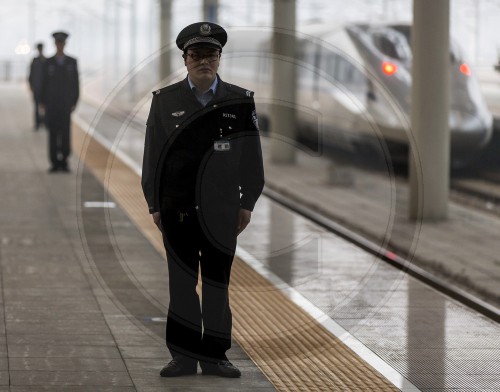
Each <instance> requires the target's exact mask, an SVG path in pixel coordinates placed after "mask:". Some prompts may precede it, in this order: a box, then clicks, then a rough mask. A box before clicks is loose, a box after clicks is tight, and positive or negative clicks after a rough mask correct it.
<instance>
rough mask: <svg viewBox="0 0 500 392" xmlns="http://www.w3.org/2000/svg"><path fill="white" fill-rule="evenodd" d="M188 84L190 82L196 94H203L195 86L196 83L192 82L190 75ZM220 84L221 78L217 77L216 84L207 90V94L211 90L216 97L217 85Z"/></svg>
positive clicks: (190, 86)
mask: <svg viewBox="0 0 500 392" xmlns="http://www.w3.org/2000/svg"><path fill="white" fill-rule="evenodd" d="M188 82H189V88H190V89H191V90H192V91H194V92H195V93H201V92H200V91H199V90H198V88H197V87H196V86H195V85H194V83H193V82H192V80H191V78H190V77H189V75H188ZM218 84H219V78H218V77H217V76H215V80H214V82H213V83H212V85H211V86H210V88H209V89H208V90H207V92H208V91H209V90H212V93H213V94H214V95H215V91H216V90H217V85H218Z"/></svg>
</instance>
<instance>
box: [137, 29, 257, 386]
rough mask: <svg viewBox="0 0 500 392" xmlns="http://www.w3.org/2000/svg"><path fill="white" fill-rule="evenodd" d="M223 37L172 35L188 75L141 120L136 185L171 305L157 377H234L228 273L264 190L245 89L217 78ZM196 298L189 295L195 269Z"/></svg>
mask: <svg viewBox="0 0 500 392" xmlns="http://www.w3.org/2000/svg"><path fill="white" fill-rule="evenodd" d="M226 41H227V34H226V31H225V30H224V29H223V28H222V27H220V26H218V25H216V24H214V23H208V22H200V23H195V24H192V25H189V26H187V27H186V28H184V29H183V30H182V31H181V32H180V33H179V35H178V37H177V41H176V43H177V46H178V47H179V49H181V50H182V51H183V58H184V64H185V66H186V68H187V73H188V75H187V77H186V79H184V80H183V81H180V82H178V83H175V84H173V85H170V86H168V87H165V88H163V89H161V90H158V91H156V92H155V93H154V96H153V101H152V104H151V110H150V113H149V118H148V121H147V130H146V140H145V148H144V161H143V172H142V186H143V190H144V195H145V197H146V200H147V202H148V205H149V211H150V213H151V214H152V216H153V220H154V222H155V223H156V225H157V226H158V228H159V229H160V230H161V231H162V233H163V241H164V245H165V249H166V252H167V260H168V270H169V292H170V303H169V309H168V316H167V326H166V343H167V347H168V349H169V351H170V353H171V355H172V360H171V361H170V362H169V363H168V364H167V365H166V366H164V368H163V369H162V370H161V372H160V375H161V376H163V377H174V376H180V375H187V374H196V372H197V364H198V362H199V363H200V367H201V369H202V373H203V374H212V375H219V376H222V377H240V375H241V373H240V371H239V369H237V368H236V367H235V366H234V365H232V364H231V362H229V361H228V358H227V357H226V351H227V350H228V349H229V348H230V347H231V326H232V316H231V310H230V306H229V293H228V286H229V277H230V273H231V265H232V262H233V257H234V253H235V249H236V237H237V235H238V234H239V233H241V231H243V230H244V229H245V227H246V226H247V224H248V223H249V222H250V217H251V211H252V210H253V208H254V206H255V203H256V201H257V199H258V198H259V196H260V194H261V192H262V189H263V186H264V171H263V164H262V153H261V147H260V139H259V132H258V125H257V115H256V113H255V103H254V99H253V92H251V91H248V90H245V89H242V88H240V87H237V86H235V85H231V84H228V83H225V82H223V81H222V80H221V78H220V77H219V76H218V74H217V70H218V68H219V63H220V59H221V52H222V48H223V46H224V45H225V43H226ZM199 269H200V271H201V278H202V300H201V304H200V298H199V296H198V294H197V292H196V285H197V283H198V270H199Z"/></svg>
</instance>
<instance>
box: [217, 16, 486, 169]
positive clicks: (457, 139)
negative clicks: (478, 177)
mask: <svg viewBox="0 0 500 392" xmlns="http://www.w3.org/2000/svg"><path fill="white" fill-rule="evenodd" d="M303 31H304V32H305V34H302V33H300V34H297V38H296V42H297V48H296V57H295V64H296V72H297V77H296V80H297V89H296V104H295V108H296V123H297V128H296V133H297V137H298V140H300V141H306V144H307V146H308V148H310V149H312V150H313V151H312V152H313V153H318V152H320V153H321V150H322V149H323V148H324V147H335V148H336V149H341V150H343V151H350V152H354V153H359V152H360V151H362V152H367V150H368V151H370V152H376V153H377V154H379V155H380V154H381V155H387V153H389V154H390V159H391V160H392V161H393V162H394V163H400V164H404V163H406V162H407V157H408V140H409V137H411V131H410V105H411V84H412V82H411V65H412V50H411V39H410V35H411V26H410V25H409V24H402V23H401V24H384V25H368V24H351V25H345V26H339V27H337V28H336V27H332V26H331V25H329V26H326V25H316V26H310V27H309V28H308V29H305V30H303ZM231 34H232V35H231V40H230V42H229V43H228V46H227V48H225V49H224V54H223V56H224V58H223V61H222V63H221V64H222V65H221V67H223V68H222V69H223V70H222V71H221V75H223V77H224V79H225V80H228V81H233V80H234V81H235V83H237V84H239V85H242V86H245V87H247V88H249V89H251V90H254V91H255V92H256V94H255V96H256V102H257V111H258V114H259V123H260V126H261V129H262V130H263V132H266V131H267V130H268V129H269V126H270V121H271V120H270V119H271V116H270V113H271V111H272V108H273V106H274V105H287V103H284V102H274V101H273V100H272V99H271V86H272V61H273V58H275V57H276V56H274V55H273V54H272V46H271V36H272V32H271V30H265V29H254V30H242V31H234V32H232V33H231ZM450 82H451V83H450V84H451V86H450V88H451V91H450V113H449V125H450V131H451V133H450V135H451V161H452V162H451V163H452V166H463V165H465V164H467V163H469V162H470V161H471V160H473V159H474V158H475V157H476V156H477V155H478V153H479V152H480V151H481V150H482V149H483V148H484V147H485V146H486V145H487V144H488V141H489V140H490V138H491V135H492V128H493V118H492V115H491V113H490V112H489V111H488V109H487V107H486V104H485V101H484V99H483V97H482V95H481V92H480V89H479V85H478V82H477V79H476V77H475V75H474V73H473V71H472V70H471V68H470V67H469V65H468V64H467V62H466V61H465V59H464V57H463V55H462V50H461V49H460V45H458V43H457V42H456V41H454V40H453V39H452V40H451V42H450ZM271 126H272V125H271ZM386 158H387V157H386Z"/></svg>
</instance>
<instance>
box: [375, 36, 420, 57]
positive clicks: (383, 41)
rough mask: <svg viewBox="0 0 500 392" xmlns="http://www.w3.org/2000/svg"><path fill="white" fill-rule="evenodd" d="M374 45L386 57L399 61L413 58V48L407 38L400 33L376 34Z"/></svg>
mask: <svg viewBox="0 0 500 392" xmlns="http://www.w3.org/2000/svg"><path fill="white" fill-rule="evenodd" d="M373 43H374V45H375V46H376V47H377V49H378V50H380V51H381V52H382V53H383V54H385V55H386V56H389V57H391V58H393V59H397V60H406V59H409V58H410V57H411V48H410V45H409V43H408V40H407V38H406V36H405V35H404V34H402V33H400V32H398V31H395V30H393V31H388V32H387V33H386V32H383V33H375V34H374V35H373Z"/></svg>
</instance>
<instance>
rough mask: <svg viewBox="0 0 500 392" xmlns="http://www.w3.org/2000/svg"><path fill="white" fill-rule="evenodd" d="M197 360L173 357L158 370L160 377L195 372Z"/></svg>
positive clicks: (185, 374)
mask: <svg viewBox="0 0 500 392" xmlns="http://www.w3.org/2000/svg"><path fill="white" fill-rule="evenodd" d="M197 366H198V365H197V362H196V361H193V360H189V359H184V358H174V359H172V360H171V361H170V362H169V363H167V364H166V365H165V366H164V367H163V369H161V371H160V376H162V377H179V376H187V375H190V374H196V371H197V370H198V369H197Z"/></svg>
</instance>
